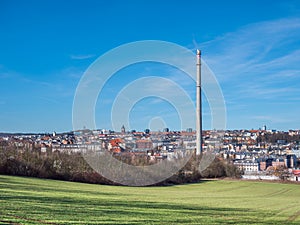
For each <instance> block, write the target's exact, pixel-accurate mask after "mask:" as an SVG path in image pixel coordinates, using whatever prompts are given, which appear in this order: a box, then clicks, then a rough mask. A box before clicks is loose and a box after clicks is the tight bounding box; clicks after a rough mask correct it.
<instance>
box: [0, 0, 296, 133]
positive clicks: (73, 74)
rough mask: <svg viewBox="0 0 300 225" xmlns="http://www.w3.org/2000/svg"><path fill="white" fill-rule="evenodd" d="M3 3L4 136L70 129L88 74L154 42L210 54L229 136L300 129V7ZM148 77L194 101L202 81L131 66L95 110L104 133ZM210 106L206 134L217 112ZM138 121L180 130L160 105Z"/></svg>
mask: <svg viewBox="0 0 300 225" xmlns="http://www.w3.org/2000/svg"><path fill="white" fill-rule="evenodd" d="M0 4H1V9H0V12H1V13H0V23H1V33H2V35H1V37H0V49H1V51H0V80H1V91H0V93H1V95H0V110H1V114H0V132H52V131H57V132H63V131H70V130H72V104H73V98H74V94H75V91H76V87H77V85H78V83H79V81H80V79H81V77H82V75H83V73H84V71H86V69H87V68H88V67H89V66H90V65H91V64H92V63H93V62H94V61H95V60H96V59H97V58H98V57H99V56H101V55H103V54H104V53H105V52H107V51H109V50H110V49H113V48H115V47H117V46H119V45H121V44H125V43H128V42H133V41H140V40H150V39H152V40H163V41H169V42H174V43H176V44H178V45H181V46H184V47H186V48H188V49H190V50H191V51H194V52H195V50H196V49H197V48H199V49H201V50H202V58H203V59H204V61H205V62H206V63H207V65H208V66H209V68H210V69H211V70H212V71H213V73H214V74H215V76H216V78H217V80H218V82H219V84H220V87H221V89H222V92H223V94H224V99H225V103H226V108H227V128H228V129H252V128H254V129H258V128H259V127H262V126H263V125H266V126H267V127H268V128H270V129H277V130H289V129H300V127H299V125H298V124H300V119H299V117H298V114H299V113H300V105H298V102H299V100H300V90H299V88H298V87H297V85H298V84H299V81H300V65H299V63H298V59H299V57H300V54H299V52H300V42H299V40H298V36H299V34H300V29H299V28H300V17H299V12H300V3H299V2H297V1H287V2H272V1H264V2H259V1H248V2H241V3H236V2H234V1H231V2H229V3H228V2H226V3H225V2H222V1H214V2H211V3H208V2H199V1H190V2H189V4H187V3H186V2H183V1H172V2H171V1H164V2H159V1H144V2H139V1H127V2H125V1H124V2H122V1H113V2H109V3H108V2H102V1H98V2H96V1H85V2H84V3H83V2H79V1H78V2H77V1H76V2H73V3H72V5H70V4H71V3H61V2H58V1H54V2H53V1H51V2H50V1H44V2H38V1H26V2H22V1H11V2H8V1H7V2H1V3H0ZM225 5H226V6H227V7H226V10H224V6H225ZM195 53H196V52H195ZM195 55H196V54H195ZM195 73H196V71H195ZM145 75H147V76H149V75H155V76H161V77H164V78H168V79H170V80H173V81H174V82H176V83H179V84H180V85H181V86H182V87H184V89H185V90H186V92H187V93H189V95H190V96H191V99H192V100H193V101H194V102H195V97H194V96H195V92H196V89H195V83H194V82H193V80H191V79H188V78H187V77H186V76H185V75H184V74H183V73H181V72H180V71H178V70H175V69H174V68H170V67H166V66H165V65H160V64H158V63H150V62H148V63H144V64H141V65H139V64H138V65H133V66H132V67H126V68H124V69H123V70H121V71H118V72H117V73H116V75H115V76H114V77H112V78H111V79H110V80H109V82H108V83H107V85H106V86H105V87H104V89H103V93H101V95H100V96H99V98H98V102H97V105H96V120H97V127H98V128H105V129H112V128H111V126H110V124H109V123H108V122H107V121H108V119H109V116H110V108H111V106H112V104H113V101H114V98H115V96H116V95H117V94H118V92H119V91H120V90H121V89H122V88H123V87H124V86H126V85H127V84H128V83H129V82H131V81H133V80H135V79H139V78H141V77H143V76H145ZM159 90H160V91H162V90H161V89H159ZM137 91H139V90H137ZM140 91H142V89H141V90H140ZM163 91H166V92H172V89H168V87H163ZM203 101H204V102H203V128H204V129H206V130H208V129H211V127H210V120H211V116H210V110H209V105H208V103H207V102H206V100H205V98H204V99H203ZM162 118H163V120H164V121H163V120H162ZM130 119H131V122H132V125H131V127H132V128H134V129H136V130H144V129H145V128H147V126H148V127H150V128H151V126H152V127H153V128H155V127H169V128H170V129H171V130H177V129H176V128H179V127H180V126H179V122H178V121H179V118H178V115H176V110H175V109H174V107H172V105H171V104H170V103H168V102H166V101H164V100H162V99H159V98H155V97H149V98H147V99H144V100H142V101H141V102H139V103H138V104H136V105H135V107H134V108H133V109H132V112H131V118H130ZM149 121H150V122H149ZM151 121H152V122H151ZM151 123H152V124H151ZM170 125H171V126H170Z"/></svg>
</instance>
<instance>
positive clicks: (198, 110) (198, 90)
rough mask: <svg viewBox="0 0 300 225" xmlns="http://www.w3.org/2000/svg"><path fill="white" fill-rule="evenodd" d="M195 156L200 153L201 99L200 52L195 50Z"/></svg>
mask: <svg viewBox="0 0 300 225" xmlns="http://www.w3.org/2000/svg"><path fill="white" fill-rule="evenodd" d="M196 137H197V140H196V141H197V142H196V155H200V154H201V153H202V97H201V50H199V49H197V82H196Z"/></svg>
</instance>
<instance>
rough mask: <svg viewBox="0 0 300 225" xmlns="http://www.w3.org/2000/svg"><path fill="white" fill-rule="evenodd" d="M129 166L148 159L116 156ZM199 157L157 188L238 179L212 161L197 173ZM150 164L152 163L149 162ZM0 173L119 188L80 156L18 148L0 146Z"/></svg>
mask: <svg viewBox="0 0 300 225" xmlns="http://www.w3.org/2000/svg"><path fill="white" fill-rule="evenodd" d="M117 158H118V159H119V160H122V161H124V162H125V163H128V164H132V165H147V164H149V160H148V159H147V157H134V158H132V157H120V156H118V157H117ZM199 161H200V159H199V157H198V156H196V155H193V157H191V159H190V160H189V161H188V163H187V164H186V165H185V166H184V167H183V168H182V169H181V170H180V171H178V172H177V173H176V174H174V175H173V176H172V177H170V178H168V179H167V180H165V181H163V182H161V183H159V184H157V185H171V184H182V183H192V182H193V183H194V182H199V181H200V180H201V179H204V178H221V177H234V178H239V177H240V176H241V171H239V170H238V169H237V168H236V167H235V166H234V165H233V164H232V163H231V162H230V161H225V160H222V159H219V158H215V159H214V161H213V162H212V163H211V164H210V166H209V167H208V168H207V169H205V170H204V171H202V172H201V173H200V172H199V171H198V166H199ZM151 163H153V162H151ZM0 174H5V175H17V176H29V177H38V178H48V179H57V180H66V181H76V182H84V183H94V184H109V185H118V184H116V183H114V182H112V181H110V180H108V179H106V178H105V177H103V176H101V175H100V174H98V173H97V172H95V171H94V170H93V169H92V168H91V167H90V166H89V164H88V163H87V162H86V161H85V159H84V158H83V157H82V156H81V154H80V153H63V152H51V151H49V152H47V153H41V152H40V151H39V150H38V149H26V148H23V149H20V148H18V149H17V148H16V147H14V146H9V145H7V144H5V143H3V142H2V143H0Z"/></svg>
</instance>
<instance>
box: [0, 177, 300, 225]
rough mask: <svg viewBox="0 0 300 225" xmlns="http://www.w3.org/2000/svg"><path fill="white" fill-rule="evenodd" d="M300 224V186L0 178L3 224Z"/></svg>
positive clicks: (222, 182) (0, 202)
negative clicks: (132, 184) (161, 184)
mask: <svg viewBox="0 0 300 225" xmlns="http://www.w3.org/2000/svg"><path fill="white" fill-rule="evenodd" d="M99 223H104V224H148V223H161V224H177V223H187V224H230V223H231V224H300V185H296V184H280V183H263V182H248V181H225V180H220V181H204V182H202V183H199V184H189V185H179V186H171V187H120V186H105V185H91V184H82V183H72V182H64V181H54V180H43V179H35V178H22V177H13V176H0V224H99Z"/></svg>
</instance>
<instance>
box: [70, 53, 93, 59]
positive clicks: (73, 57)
mask: <svg viewBox="0 0 300 225" xmlns="http://www.w3.org/2000/svg"><path fill="white" fill-rule="evenodd" d="M70 57H71V59H77V60H82V59H90V58H93V57H95V54H86V55H70Z"/></svg>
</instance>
